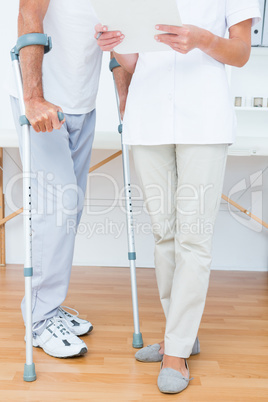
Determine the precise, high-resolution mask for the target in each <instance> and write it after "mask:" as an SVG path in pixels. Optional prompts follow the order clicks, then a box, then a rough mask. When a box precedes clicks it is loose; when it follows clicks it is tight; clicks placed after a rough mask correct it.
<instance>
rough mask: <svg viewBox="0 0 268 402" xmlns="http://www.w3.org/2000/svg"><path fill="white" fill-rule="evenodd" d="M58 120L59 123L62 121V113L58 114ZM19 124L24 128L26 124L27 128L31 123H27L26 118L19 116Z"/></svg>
mask: <svg viewBox="0 0 268 402" xmlns="http://www.w3.org/2000/svg"><path fill="white" fill-rule="evenodd" d="M58 118H59V121H62V120H64V114H63V113H62V112H58ZM19 122H20V125H21V126H25V125H26V124H27V125H28V126H30V125H31V123H30V122H29V120H28V119H27V117H26V116H20V118H19Z"/></svg>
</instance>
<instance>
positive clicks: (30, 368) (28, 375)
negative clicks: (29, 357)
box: [23, 363, 36, 382]
mask: <svg viewBox="0 0 268 402" xmlns="http://www.w3.org/2000/svg"><path fill="white" fill-rule="evenodd" d="M23 379H24V381H27V382H32V381H35V380H36V373H35V365H34V363H32V364H25V365H24V373H23Z"/></svg>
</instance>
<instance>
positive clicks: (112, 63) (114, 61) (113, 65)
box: [109, 57, 121, 71]
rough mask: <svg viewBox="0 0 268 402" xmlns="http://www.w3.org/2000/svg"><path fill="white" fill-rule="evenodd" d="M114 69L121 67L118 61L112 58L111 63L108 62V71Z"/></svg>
mask: <svg viewBox="0 0 268 402" xmlns="http://www.w3.org/2000/svg"><path fill="white" fill-rule="evenodd" d="M116 67H121V65H120V64H119V63H118V61H117V60H116V58H115V57H113V58H112V59H111V61H110V64H109V68H110V71H113V70H114V69H115V68H116Z"/></svg>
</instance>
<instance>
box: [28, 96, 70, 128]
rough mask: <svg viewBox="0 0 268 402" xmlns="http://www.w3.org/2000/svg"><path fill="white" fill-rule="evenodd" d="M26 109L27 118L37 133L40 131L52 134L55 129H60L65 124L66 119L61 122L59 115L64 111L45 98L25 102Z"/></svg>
mask: <svg viewBox="0 0 268 402" xmlns="http://www.w3.org/2000/svg"><path fill="white" fill-rule="evenodd" d="M25 109H26V110H25V111H26V113H25V114H26V117H27V119H28V120H29V121H30V123H31V125H32V127H33V129H34V130H35V131H36V132H37V133H39V132H40V131H42V132H43V133H45V132H49V133H50V132H51V131H52V130H53V129H55V130H57V129H60V128H61V126H62V124H63V123H64V122H65V119H64V120H63V121H61V122H60V121H59V118H58V114H57V112H62V109H61V108H60V107H59V106H55V105H53V104H52V103H49V102H47V101H46V100H45V99H44V98H32V99H30V100H28V101H25Z"/></svg>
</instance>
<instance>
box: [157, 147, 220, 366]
mask: <svg viewBox="0 0 268 402" xmlns="http://www.w3.org/2000/svg"><path fill="white" fill-rule="evenodd" d="M227 153H228V145H226V144H216V145H215V144H213V145H177V146H176V156H177V174H178V183H177V194H176V199H177V200H176V206H177V227H176V235H175V259H176V268H175V270H174V277H173V283H172V290H171V296H170V304H169V311H168V316H167V324H166V333H165V356H164V367H165V366H168V367H170V364H169V361H171V360H169V359H168V358H167V356H166V355H168V356H176V357H180V358H187V357H189V355H190V353H191V351H192V347H193V344H194V341H195V339H196V336H197V332H198V328H199V325H200V321H201V318H202V314H203V310H204V306H205V300H206V294H207V289H208V284H209V276H210V265H211V248H212V235H213V229H214V222H215V219H216V216H217V213H218V210H219V206H220V200H221V194H222V186H223V181H224V173H225V166H226V159H227ZM180 360H181V359H180ZM172 368H176V367H174V365H173V366H172Z"/></svg>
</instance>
